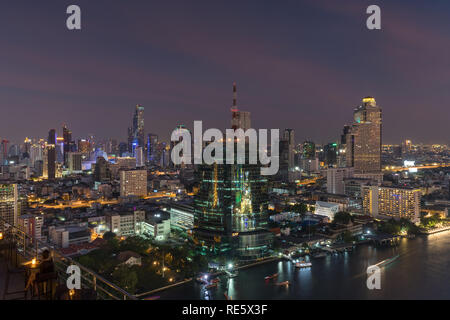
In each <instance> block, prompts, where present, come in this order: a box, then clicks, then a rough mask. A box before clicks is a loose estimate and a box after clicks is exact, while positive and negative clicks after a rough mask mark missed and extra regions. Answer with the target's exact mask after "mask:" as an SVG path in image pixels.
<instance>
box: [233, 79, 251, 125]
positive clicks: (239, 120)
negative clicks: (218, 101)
mask: <svg viewBox="0 0 450 320" xmlns="http://www.w3.org/2000/svg"><path fill="white" fill-rule="evenodd" d="M251 127H252V123H251V120H250V112H248V111H241V110H239V109H238V107H237V89H236V82H234V83H233V105H232V106H231V128H232V129H234V130H236V129H243V130H244V131H246V130H247V129H250V128H251Z"/></svg>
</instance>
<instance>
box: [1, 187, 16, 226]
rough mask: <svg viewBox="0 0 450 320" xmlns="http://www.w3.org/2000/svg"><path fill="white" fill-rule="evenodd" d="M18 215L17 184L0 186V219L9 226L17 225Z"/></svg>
mask: <svg viewBox="0 0 450 320" xmlns="http://www.w3.org/2000/svg"><path fill="white" fill-rule="evenodd" d="M19 215H20V204H19V191H18V187H17V184H15V183H14V184H0V218H2V219H3V220H5V221H6V222H7V223H9V224H10V225H13V226H15V225H17V222H18V221H17V219H18V217H19Z"/></svg>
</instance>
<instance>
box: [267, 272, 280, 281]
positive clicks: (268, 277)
mask: <svg viewBox="0 0 450 320" xmlns="http://www.w3.org/2000/svg"><path fill="white" fill-rule="evenodd" d="M276 277H278V273H274V274H272V275H271V276H267V277H265V278H264V280H270V279H274V278H276Z"/></svg>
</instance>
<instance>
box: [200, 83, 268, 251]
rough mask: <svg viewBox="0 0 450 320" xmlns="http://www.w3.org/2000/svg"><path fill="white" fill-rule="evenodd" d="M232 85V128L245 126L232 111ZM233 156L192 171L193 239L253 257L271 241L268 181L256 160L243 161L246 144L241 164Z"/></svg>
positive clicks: (247, 124)
mask: <svg viewBox="0 0 450 320" xmlns="http://www.w3.org/2000/svg"><path fill="white" fill-rule="evenodd" d="M233 88H234V100H233V108H232V110H231V112H232V122H231V123H232V126H233V129H237V128H242V129H245V128H244V127H246V126H248V128H249V127H250V126H249V122H247V123H245V121H244V122H242V121H241V120H242V118H239V116H237V114H236V112H238V111H237V108H235V107H236V86H235V84H234V86H233ZM236 116H237V117H236ZM248 120H249V119H248ZM248 128H247V129H248ZM246 144H248V142H246ZM223 154H226V152H225V151H224V153H223ZM234 156H235V161H234V163H235V164H217V163H214V164H212V165H206V164H203V165H199V166H198V168H197V170H196V172H195V175H196V180H197V181H198V182H199V191H198V193H197V195H196V196H195V198H194V214H195V219H194V221H195V222H194V225H195V226H194V241H196V242H197V243H198V244H200V245H201V246H202V247H203V248H206V249H208V250H210V251H214V252H216V253H217V254H229V255H231V256H235V257H237V258H239V259H241V260H254V259H257V258H260V257H262V256H264V255H266V254H267V251H268V249H269V246H270V245H271V241H272V237H271V234H270V232H269V231H268V226H267V223H268V222H267V220H268V212H267V206H268V181H267V178H266V177H264V176H261V174H260V169H261V166H260V164H247V163H248V145H246V161H245V164H236V163H237V161H236V160H237V159H236V157H237V154H236V153H235V154H234Z"/></svg>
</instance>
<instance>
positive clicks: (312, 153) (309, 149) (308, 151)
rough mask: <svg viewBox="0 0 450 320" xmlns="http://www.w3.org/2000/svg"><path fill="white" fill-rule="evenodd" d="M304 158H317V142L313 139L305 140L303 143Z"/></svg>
mask: <svg viewBox="0 0 450 320" xmlns="http://www.w3.org/2000/svg"><path fill="white" fill-rule="evenodd" d="M302 158H303V159H309V160H312V159H315V158H316V144H315V143H314V142H312V141H305V142H303V145H302Z"/></svg>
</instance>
